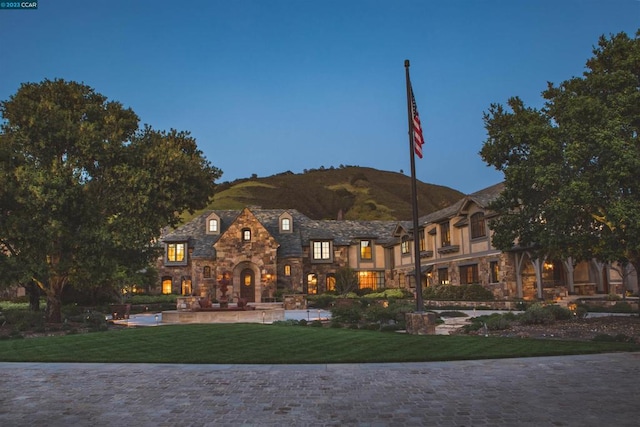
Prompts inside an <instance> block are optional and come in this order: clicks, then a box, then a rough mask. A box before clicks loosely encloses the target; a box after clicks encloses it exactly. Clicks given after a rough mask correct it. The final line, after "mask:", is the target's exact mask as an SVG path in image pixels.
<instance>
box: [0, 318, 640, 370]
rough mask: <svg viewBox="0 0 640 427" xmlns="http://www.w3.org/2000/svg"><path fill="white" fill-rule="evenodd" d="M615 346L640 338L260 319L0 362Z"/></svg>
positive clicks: (13, 354) (44, 349)
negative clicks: (392, 329)
mask: <svg viewBox="0 0 640 427" xmlns="http://www.w3.org/2000/svg"><path fill="white" fill-rule="evenodd" d="M615 351H640V346H639V345H633V344H627V343H616V342H580V341H555V340H535V339H521V338H491V337H488V338H486V337H469V336H439V335H430V336H415V335H406V334H397V333H382V332H374V331H365V330H349V329H331V328H313V327H301V326H273V325H255V324H233V325H176V326H162V327H146V328H132V329H126V330H120V331H107V332H94V333H88V334H79V335H66V336H58V337H44V338H30V339H11V340H2V341H0V361H3V362H130V363H223V364H231V363H239V364H244V363H255V364H260V363H265V364H281V363H289V364H296V363H373V362H378V363H380V362H427V361H439V360H462V359H486V358H505V357H531V356H552V355H568V354H586V353H603V352H615Z"/></svg>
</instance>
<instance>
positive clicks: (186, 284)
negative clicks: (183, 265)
mask: <svg viewBox="0 0 640 427" xmlns="http://www.w3.org/2000/svg"><path fill="white" fill-rule="evenodd" d="M182 295H191V277H189V276H185V277H183V278H182Z"/></svg>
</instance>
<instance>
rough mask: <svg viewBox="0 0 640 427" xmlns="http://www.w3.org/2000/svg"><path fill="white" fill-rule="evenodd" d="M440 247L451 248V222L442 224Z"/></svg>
mask: <svg viewBox="0 0 640 427" xmlns="http://www.w3.org/2000/svg"><path fill="white" fill-rule="evenodd" d="M440 246H443V247H444V246H451V231H450V230H449V221H447V222H443V223H442V224H440Z"/></svg>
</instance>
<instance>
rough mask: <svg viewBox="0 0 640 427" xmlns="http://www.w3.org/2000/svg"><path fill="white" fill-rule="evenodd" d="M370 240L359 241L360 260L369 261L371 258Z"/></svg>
mask: <svg viewBox="0 0 640 427" xmlns="http://www.w3.org/2000/svg"><path fill="white" fill-rule="evenodd" d="M371 247H372V244H371V240H360V259H362V260H367V261H370V260H371V259H372V258H373V252H372V250H371Z"/></svg>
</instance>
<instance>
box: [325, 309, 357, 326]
mask: <svg viewBox="0 0 640 427" xmlns="http://www.w3.org/2000/svg"><path fill="white" fill-rule="evenodd" d="M331 318H332V319H335V321H336V322H341V323H351V324H353V323H358V322H359V321H360V319H362V308H360V307H358V306H357V305H352V306H350V307H332V308H331Z"/></svg>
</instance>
